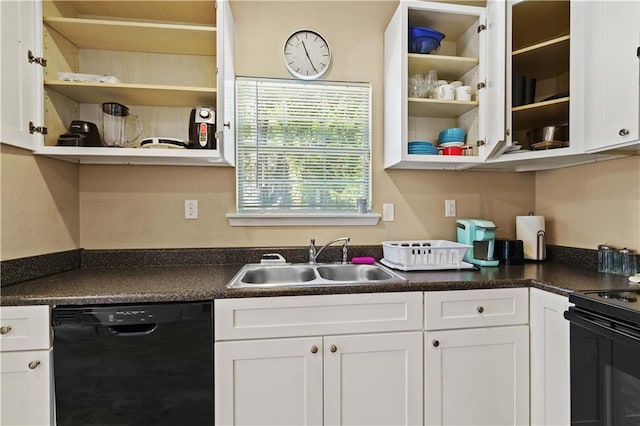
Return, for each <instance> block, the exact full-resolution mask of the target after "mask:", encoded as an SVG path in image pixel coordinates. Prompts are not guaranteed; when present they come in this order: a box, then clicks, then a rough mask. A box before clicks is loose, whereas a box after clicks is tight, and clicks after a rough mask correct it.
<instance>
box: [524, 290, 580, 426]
mask: <svg viewBox="0 0 640 426" xmlns="http://www.w3.org/2000/svg"><path fill="white" fill-rule="evenodd" d="M530 300H531V308H530V312H531V317H530V320H529V327H530V330H531V341H530V344H531V424H532V425H568V424H570V422H571V410H570V408H571V398H570V368H569V359H570V357H569V321H567V320H566V319H564V311H566V310H567V308H568V307H569V305H570V304H569V300H568V299H567V297H566V296H561V295H558V294H553V293H549V292H546V291H543V290H539V289H537V288H532V289H531V297H530Z"/></svg>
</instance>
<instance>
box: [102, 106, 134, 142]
mask: <svg viewBox="0 0 640 426" xmlns="http://www.w3.org/2000/svg"><path fill="white" fill-rule="evenodd" d="M102 127H103V132H102V135H103V138H104V143H105V145H107V146H119V147H124V146H127V145H128V144H129V143H131V142H133V141H135V140H136V139H138V137H140V135H141V134H142V121H141V120H140V119H139V118H138V117H137V116H135V115H129V108H127V107H126V106H124V105H122V104H119V103H117V102H105V103H103V104H102Z"/></svg>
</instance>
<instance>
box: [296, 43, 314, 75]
mask: <svg viewBox="0 0 640 426" xmlns="http://www.w3.org/2000/svg"><path fill="white" fill-rule="evenodd" d="M300 43H302V47H303V48H304V54H305V55H307V59H308V60H309V62H310V63H311V67H312V68H313V70H314V71H315V72H318V70H317V69H316V66H315V65H313V61H312V60H311V57H310V56H309V52H308V51H307V46H305V45H304V41H300Z"/></svg>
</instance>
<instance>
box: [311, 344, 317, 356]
mask: <svg viewBox="0 0 640 426" xmlns="http://www.w3.org/2000/svg"><path fill="white" fill-rule="evenodd" d="M311 353H312V354H315V353H318V347H317V346H316V345H313V346H311Z"/></svg>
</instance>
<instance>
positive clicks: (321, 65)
mask: <svg viewBox="0 0 640 426" xmlns="http://www.w3.org/2000/svg"><path fill="white" fill-rule="evenodd" d="M282 56H283V59H284V64H285V66H286V67H287V70H288V71H289V72H290V73H291V75H293V76H294V77H296V78H299V79H302V80H315V79H316V78H320V77H322V76H323V75H324V74H325V73H326V72H327V70H328V69H329V65H330V64H331V49H330V48H329V44H328V43H327V41H326V40H325V39H324V37H322V36H321V35H320V34H319V33H317V32H316V31H313V30H298V31H295V32H294V33H293V34H291V35H290V36H289V37H288V38H287V40H286V41H285V42H284V47H283V49H282Z"/></svg>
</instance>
